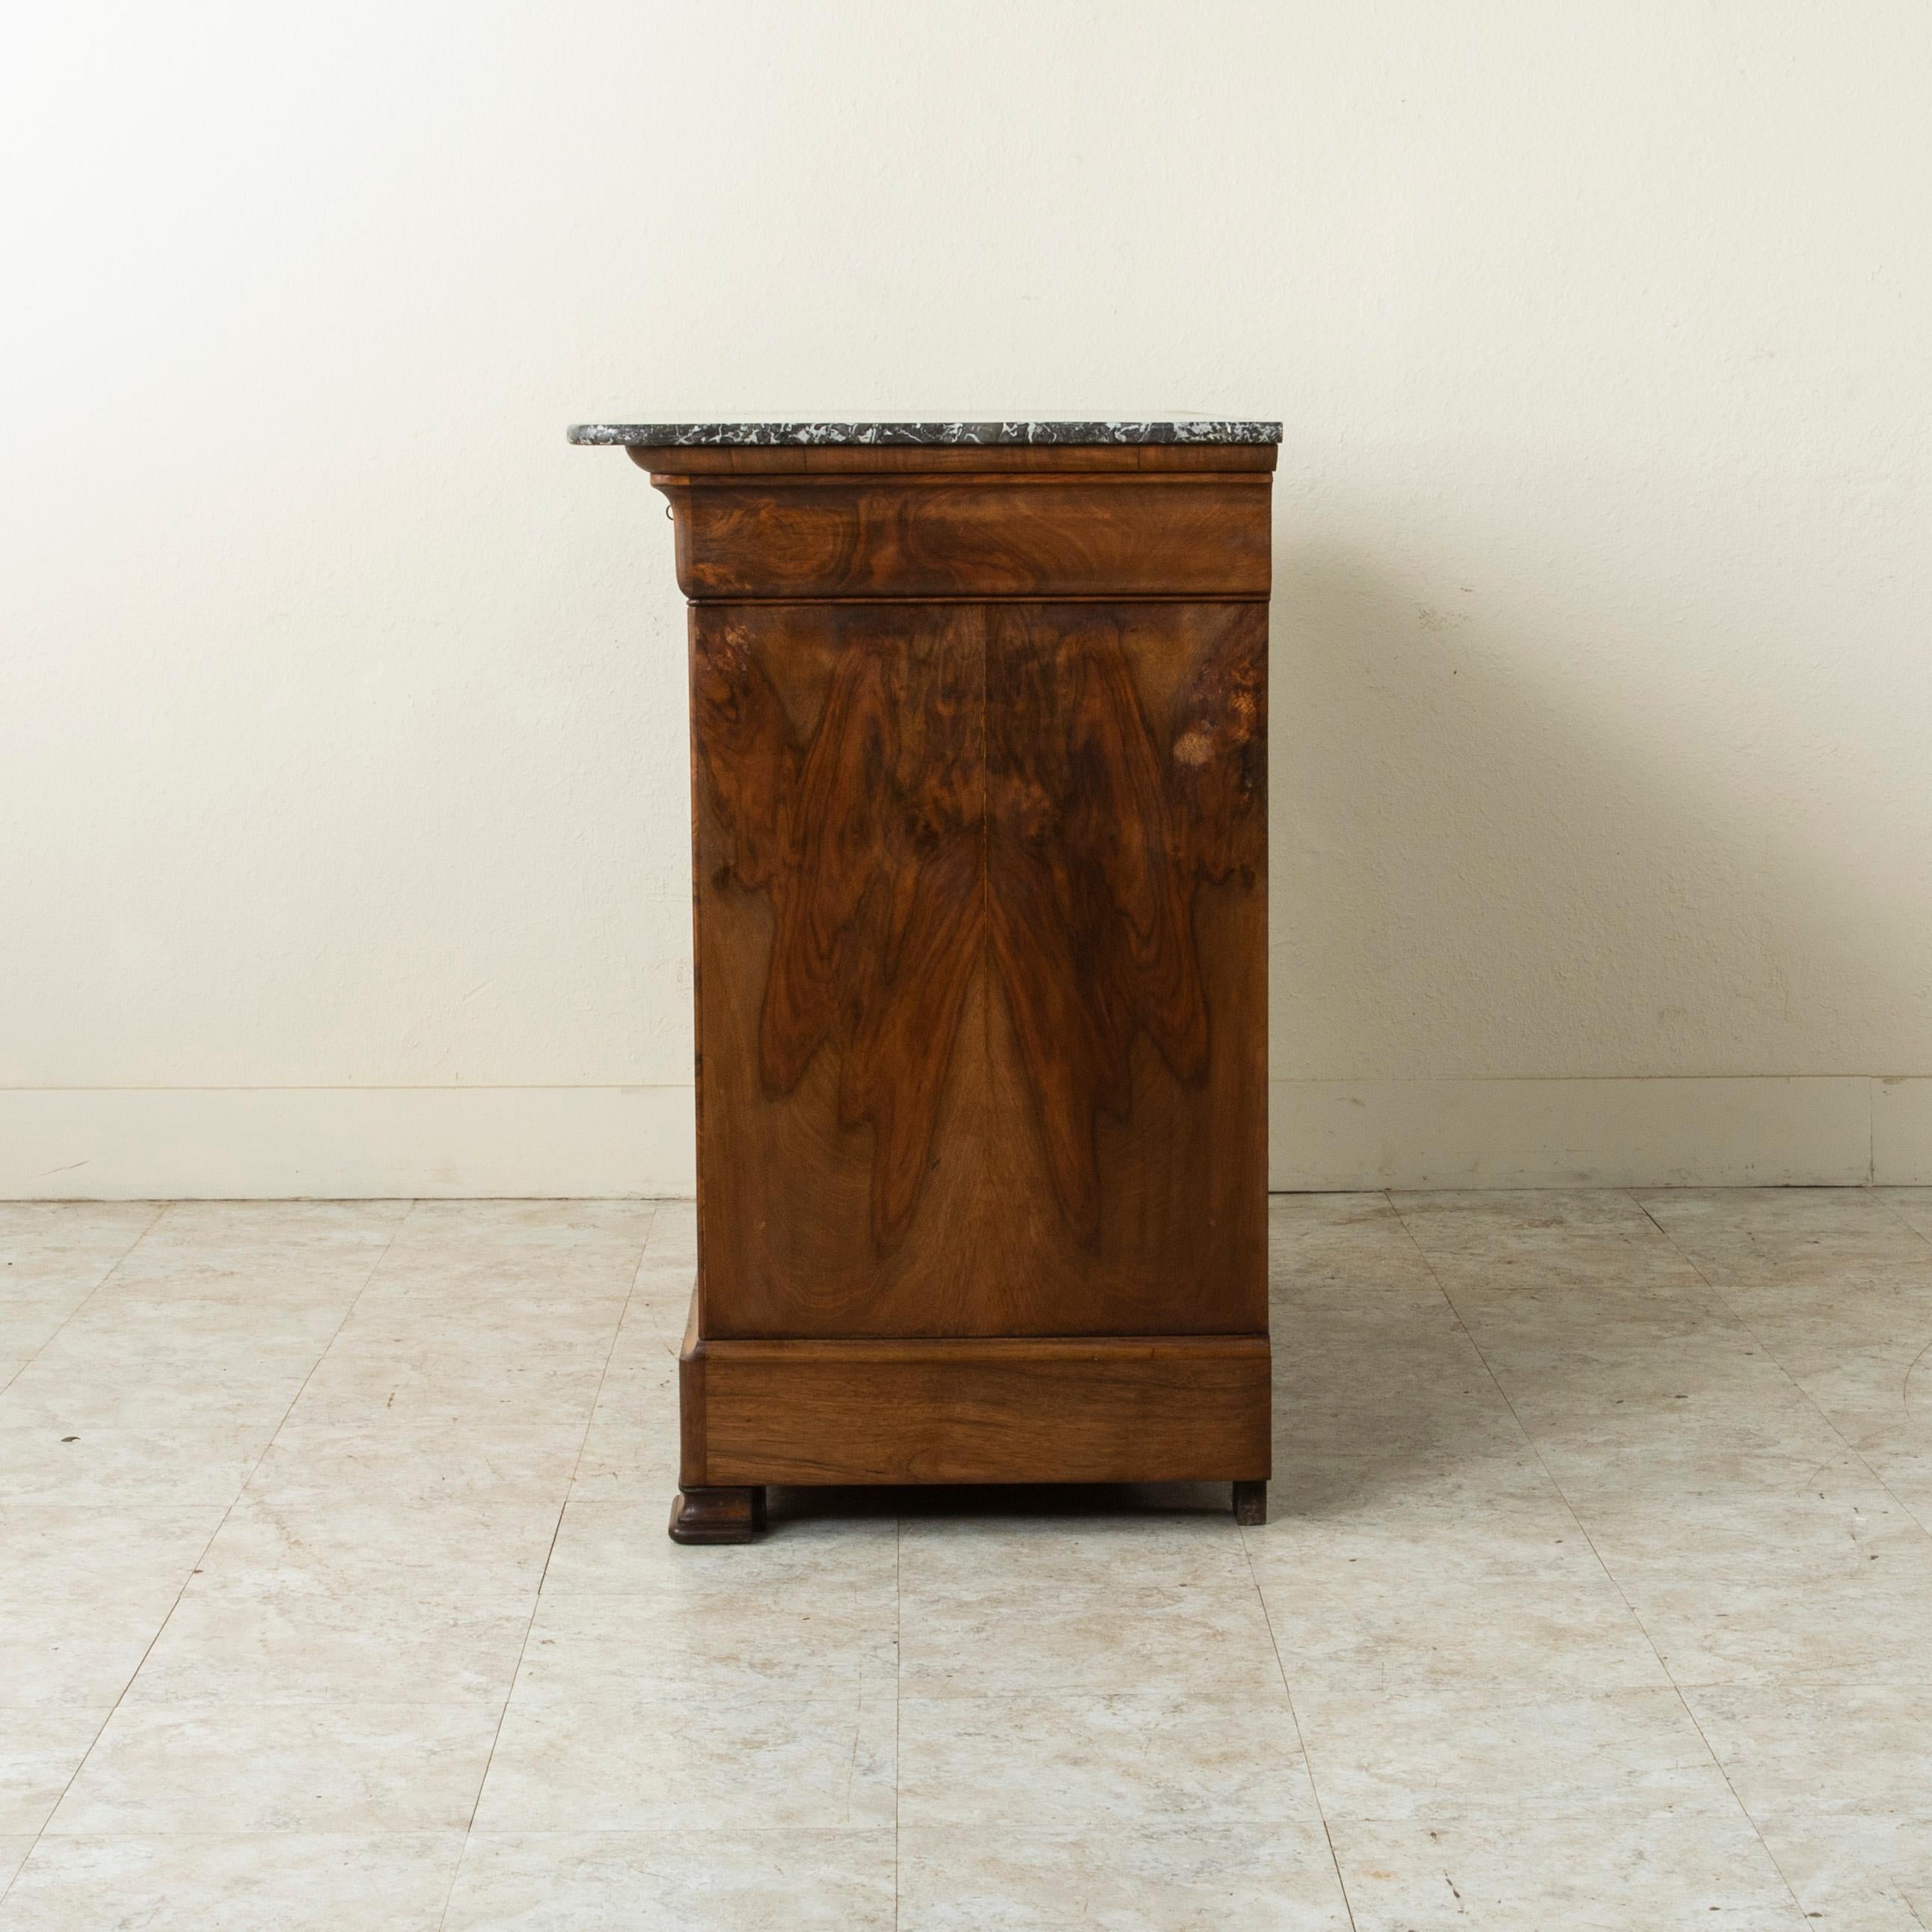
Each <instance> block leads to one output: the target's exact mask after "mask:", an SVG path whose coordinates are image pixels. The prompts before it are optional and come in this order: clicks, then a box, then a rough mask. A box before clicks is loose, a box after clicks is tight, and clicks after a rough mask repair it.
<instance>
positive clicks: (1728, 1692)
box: [1685, 1671, 1932, 1831]
mask: <svg viewBox="0 0 1932 1932" xmlns="http://www.w3.org/2000/svg"><path fill="white" fill-rule="evenodd" d="M1685 1697H1686V1698H1687V1700H1688V1703H1689V1704H1690V1706H1691V1710H1692V1711H1693V1712H1694V1713H1695V1714H1696V1716H1697V1722H1698V1723H1699V1724H1700V1726H1701V1727H1703V1733H1704V1735H1705V1736H1706V1737H1707V1738H1708V1739H1709V1740H1710V1743H1711V1748H1712V1751H1714V1752H1715V1754H1717V1757H1718V1761H1719V1762H1720V1763H1721V1764H1722V1765H1723V1766H1724V1770H1725V1772H1726V1773H1727V1775H1728V1776H1729V1777H1730V1781H1731V1784H1732V1786H1733V1788H1734V1789H1735V1790H1736V1793H1737V1794H1738V1797H1739V1800H1740V1802H1742V1804H1743V1805H1744V1808H1745V1810H1746V1811H1748V1812H1749V1813H1750V1814H1751V1816H1752V1817H1754V1818H1762V1817H1769V1816H1770V1815H1771V1814H1773V1813H1775V1812H1781V1811H1782V1812H1804V1813H1807V1814H1811V1815H1812V1816H1814V1817H1821V1818H1822V1817H1826V1816H1829V1815H1832V1814H1838V1813H1854V1812H1855V1813H1863V1814H1868V1815H1872V1816H1894V1817H1905V1816H1916V1817H1919V1818H1921V1819H1923V1820H1927V1829H1928V1831H1932V1671H1928V1672H1927V1675H1926V1677H1925V1679H1924V1680H1923V1681H1921V1682H1918V1683H1909V1682H1908V1683H1902V1684H1894V1685H1869V1684H1846V1685H1817V1684H1802V1683H1801V1684H1791V1683H1785V1684H1768V1685H1723V1686H1718V1685H1705V1686H1693V1687H1692V1688H1691V1689H1689V1690H1688V1691H1686V1693H1685Z"/></svg>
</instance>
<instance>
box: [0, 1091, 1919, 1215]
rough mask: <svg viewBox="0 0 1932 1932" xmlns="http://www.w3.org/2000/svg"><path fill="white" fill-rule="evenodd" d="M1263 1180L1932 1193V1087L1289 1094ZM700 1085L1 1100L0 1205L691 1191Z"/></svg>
mask: <svg viewBox="0 0 1932 1932" xmlns="http://www.w3.org/2000/svg"><path fill="white" fill-rule="evenodd" d="M1270 1112H1271V1133H1272V1143H1271V1160H1270V1163H1269V1184H1270V1185H1271V1187H1274V1188H1277V1189H1278V1190H1291V1191H1292V1190H1301V1189H1349V1188H1375V1187H1587V1186H1599V1187H1634V1186H1651V1187H1670V1186H1682V1187H1699V1186H1702V1187H1753V1186H1756V1187H1777V1186H1794V1185H1802V1184H1807V1183H1809V1184H1813V1185H1817V1186H1827V1187H1858V1186H1862V1185H1864V1184H1867V1183H1868V1182H1871V1181H1879V1182H1897V1183H1915V1184H1932V1079H1917V1078H1914V1079H1867V1078H1865V1077H1864V1076H1843V1077H1819V1078H1802V1079H1656V1080H1416V1081H1401V1080H1390V1081H1325V1080H1278V1081H1277V1082H1274V1087H1273V1090H1272V1094H1271V1109H1270ZM693 1178H694V1175H693V1156H692V1145H691V1089H690V1088H688V1087H462V1088H441V1087H422V1088H393V1087H392V1088H260V1089H246V1088H210V1089H202V1088H195V1089H174V1088H170V1089H158V1090H157V1089H99V1088H89V1089H67V1090H58V1091H47V1090H18V1089H16V1090H13V1091H0V1199H7V1200H16V1201H18V1200H34V1199H94V1200H170V1199H279V1198H282V1197H302V1196H307V1197H310V1198H315V1197H325V1198H332V1199H355V1198H359V1197H368V1196H398V1195H417V1196H603V1195H632V1196H648V1195H659V1196H680V1195H688V1194H689V1193H690V1192H691V1187H692V1184H693Z"/></svg>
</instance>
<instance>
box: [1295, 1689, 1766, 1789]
mask: <svg viewBox="0 0 1932 1932" xmlns="http://www.w3.org/2000/svg"><path fill="white" fill-rule="evenodd" d="M1295 1715H1297V1717H1298V1718H1299V1719H1300V1720H1301V1734H1302V1738H1303V1740H1304V1742H1305V1744H1306V1745H1307V1751H1308V1755H1309V1760H1310V1763H1311V1764H1312V1766H1313V1768H1314V1772H1315V1775H1316V1781H1317V1782H1318V1783H1319V1786H1320V1788H1321V1792H1322V1802H1323V1804H1324V1805H1325V1806H1326V1807H1327V1808H1328V1809H1329V1810H1330V1811H1333V1812H1338V1813H1340V1814H1343V1815H1344V1816H1346V1817H1357V1818H1387V1819H1397V1818H1400V1819H1411V1820H1422V1821H1424V1822H1427V1821H1430V1820H1436V1819H1438V1818H1450V1819H1454V1818H1455V1817H1458V1816H1459V1815H1460V1814H1464V1813H1467V1812H1471V1811H1481V1810H1494V1811H1499V1812H1506V1811H1520V1812H1522V1813H1523V1814H1532V1813H1538V1812H1550V1811H1556V1812H1567V1811H1577V1810H1581V1809H1587V1808H1592V1807H1596V1806H1606V1807H1609V1808H1624V1809H1625V1810H1628V1809H1631V1808H1637V1809H1640V1810H1646V1811H1652V1810H1654V1811H1667V1810H1684V1809H1687V1808H1692V1809H1694V1808H1703V1809H1705V1810H1707V1811H1712V1812H1714V1813H1724V1814H1732V1815H1733V1816H1734V1815H1735V1813H1736V1805H1735V1802H1734V1801H1733V1799H1732V1797H1731V1794H1730V1789H1729V1787H1727V1785H1726V1784H1725V1782H1724V1773H1723V1772H1722V1771H1721V1769H1719V1768H1718V1765H1717V1763H1715V1760H1713V1758H1712V1754H1711V1752H1710V1751H1709V1748H1708V1747H1707V1746H1706V1744H1705V1742H1704V1740H1703V1738H1702V1737H1701V1736H1700V1735H1699V1733H1698V1729H1697V1724H1696V1723H1695V1722H1694V1721H1693V1719H1692V1718H1691V1713H1690V1712H1688V1711H1687V1710H1686V1709H1685V1707H1684V1701H1683V1700H1682V1698H1681V1697H1679V1695H1678V1694H1677V1692H1676V1691H1675V1690H1673V1689H1669V1688H1658V1689H1653V1690H1643V1691H1604V1692H1601V1693H1597V1694H1589V1695H1585V1696H1579V1697H1562V1696H1559V1697H1527V1698H1522V1697H1519V1698H1502V1697H1497V1696H1496V1695H1495V1694H1494V1693H1493V1692H1492V1691H1490V1689H1489V1688H1488V1687H1487V1686H1484V1685H1478V1684H1473V1683H1472V1684H1466V1685H1453V1686H1451V1687H1448V1688H1444V1689H1441V1690H1437V1691H1429V1692H1424V1693H1421V1694H1407V1695H1400V1694H1397V1695H1391V1694H1390V1693H1388V1692H1387V1691H1382V1690H1379V1689H1355V1688H1336V1687H1335V1686H1334V1685H1332V1684H1331V1683H1330V1682H1327V1681H1325V1680H1323V1679H1319V1678H1314V1679H1304V1680H1302V1681H1301V1682H1300V1683H1299V1684H1298V1687H1297V1690H1296V1694H1295Z"/></svg>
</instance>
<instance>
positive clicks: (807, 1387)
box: [700, 1335, 1270, 1484]
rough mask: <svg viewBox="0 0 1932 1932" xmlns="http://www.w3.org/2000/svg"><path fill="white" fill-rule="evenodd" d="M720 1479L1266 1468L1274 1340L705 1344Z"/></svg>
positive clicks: (1253, 1473) (998, 1479)
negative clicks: (1270, 1342)
mask: <svg viewBox="0 0 1932 1932" xmlns="http://www.w3.org/2000/svg"><path fill="white" fill-rule="evenodd" d="M700 1352H701V1358H702V1363H703V1377H704V1401H705V1411H706V1416H707V1417H708V1418H709V1421H708V1423H707V1434H708V1439H709V1446H708V1451H707V1463H706V1469H707V1474H708V1476H709V1480H710V1481H712V1482H713V1483H715V1484H741V1483H742V1484H748V1483H753V1482H759V1483H789V1484H836V1483H857V1484H863V1483H1014V1482H1037V1481H1040V1480H1042V1479H1043V1478H1049V1479H1051V1480H1052V1481H1056V1482H1082V1483H1133V1482H1157V1481H1173V1482H1182V1481H1202V1482H1215V1481H1238V1480H1265V1478H1266V1477H1267V1476H1268V1472H1269V1456H1270V1448H1269V1439H1268V1438H1269V1431H1268V1342H1267V1340H1266V1338H1265V1337H1262V1336H1254V1335H1241V1336H1216V1337H1198V1338H1193V1339H1190V1340H1185V1341H1182V1340H1175V1339H1173V1338H1172V1337H1160V1338H1153V1337H1133V1338H1122V1339H1117V1340H1094V1341H1085V1342H1076V1341H1058V1340H1051V1341H1049V1340H1042V1341H1022V1340H987V1341H981V1342H789V1343H784V1342H706V1343H702V1344H701V1345H700Z"/></svg>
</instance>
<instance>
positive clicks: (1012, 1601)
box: [899, 1573, 1281, 1698]
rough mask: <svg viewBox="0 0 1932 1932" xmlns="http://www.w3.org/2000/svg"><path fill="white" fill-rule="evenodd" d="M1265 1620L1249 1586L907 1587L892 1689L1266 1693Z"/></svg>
mask: <svg viewBox="0 0 1932 1932" xmlns="http://www.w3.org/2000/svg"><path fill="white" fill-rule="evenodd" d="M1280 1683H1281V1679H1280V1667H1279V1666H1278V1665H1277V1662H1276V1659H1275V1655H1274V1642H1273V1640H1272V1638H1271V1635H1270V1634H1269V1631H1268V1619H1267V1618H1266V1616H1265V1615H1264V1614H1263V1613H1262V1605H1261V1600H1260V1598H1259V1595H1257V1593H1256V1591H1255V1590H1254V1589H1253V1586H1248V1587H1247V1588H1245V1589H1238V1588H1232V1587H1229V1588H1217V1587H1214V1586H1196V1587H1193V1588H1187V1587H1183V1588H1178V1589H1159V1588H1154V1589H1148V1588H1145V1587H1134V1588H1121V1587H1119V1586H1095V1585H1078V1586H1061V1587H1055V1586H1052V1585H1033V1586H1018V1585H1009V1584H1007V1583H1005V1582H1004V1580H1001V1578H1000V1577H998V1575H997V1574H996V1573H995V1574H989V1575H988V1576H987V1577H986V1578H985V1579H983V1580H982V1581H981V1582H980V1584H979V1585H978V1586H977V1587H967V1586H949V1585H947V1584H946V1583H935V1584H934V1585H933V1586H931V1587H929V1588H919V1587H915V1586H913V1585H910V1584H907V1585H904V1586H902V1588H901V1592H900V1610H899V1688H900V1691H901V1695H903V1696H904V1697H984V1696H986V1695H987V1694H991V1693H1000V1692H1024V1693H1027V1694H1037V1693H1042V1692H1048V1691H1088V1692H1094V1693H1101V1694H1105V1693H1107V1692H1117V1693H1118V1692H1128V1691H1184V1690H1192V1691H1197V1692H1200V1693H1202V1694H1219V1695H1220V1696H1223V1697H1260V1698H1273V1697H1276V1696H1277V1695H1278V1694H1279V1693H1280Z"/></svg>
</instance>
